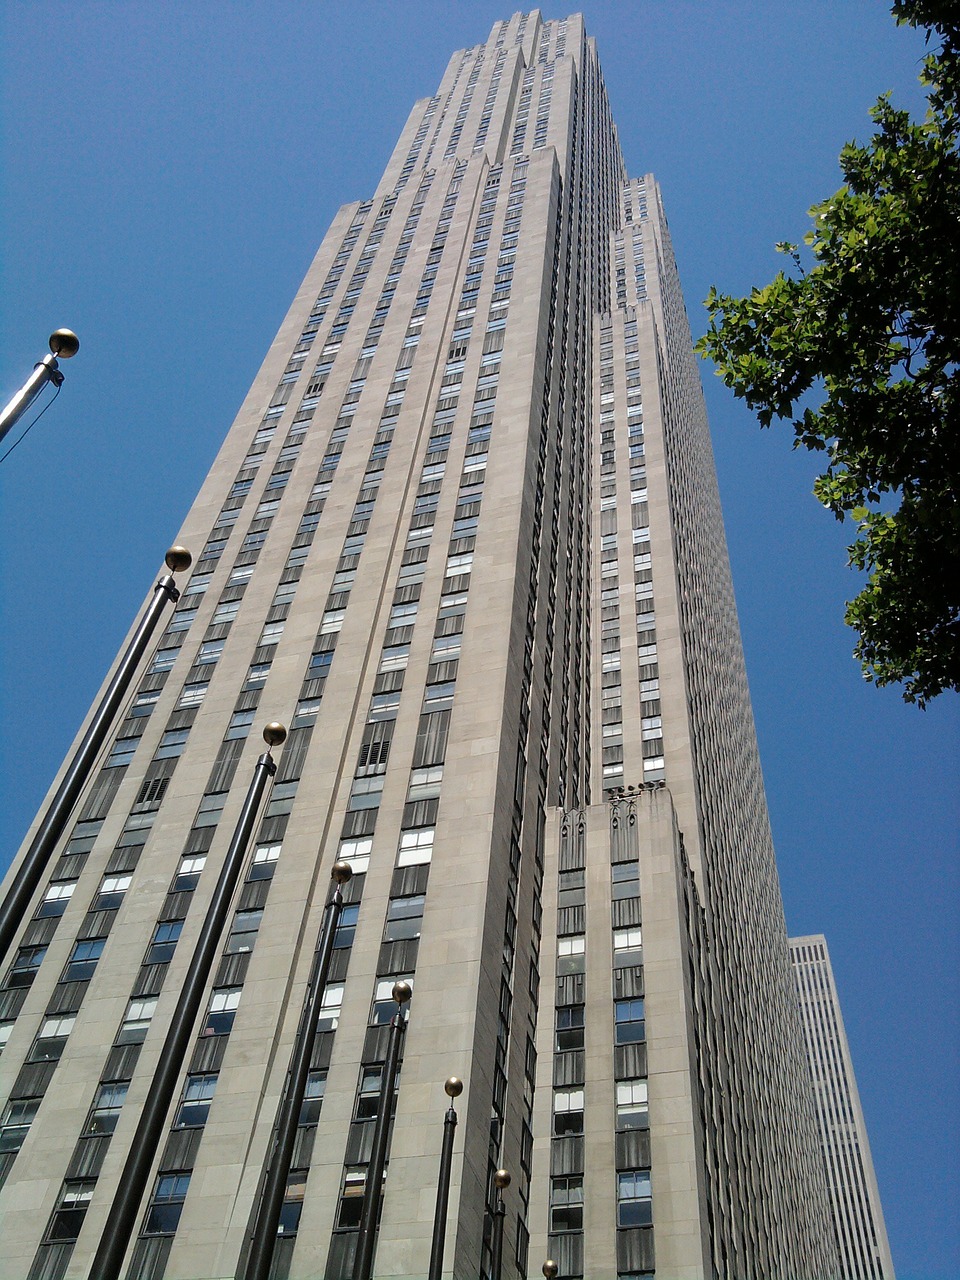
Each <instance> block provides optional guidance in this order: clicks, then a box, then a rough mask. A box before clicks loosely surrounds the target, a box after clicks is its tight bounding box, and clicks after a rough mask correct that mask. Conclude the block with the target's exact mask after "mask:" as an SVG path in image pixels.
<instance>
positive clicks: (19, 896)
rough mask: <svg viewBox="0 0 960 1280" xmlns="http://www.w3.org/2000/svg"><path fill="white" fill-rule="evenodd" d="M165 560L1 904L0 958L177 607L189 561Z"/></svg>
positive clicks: (178, 550)
mask: <svg viewBox="0 0 960 1280" xmlns="http://www.w3.org/2000/svg"><path fill="white" fill-rule="evenodd" d="M165 559H166V565H167V568H168V569H169V570H170V572H169V573H165V574H162V575H161V577H160V580H159V582H158V583H157V585H156V587H155V588H154V592H153V599H152V600H151V601H150V604H149V605H148V606H147V610H146V612H145V613H144V615H143V618H142V619H141V622H140V625H139V626H138V627H137V629H136V631H135V632H134V635H133V639H132V640H131V641H130V643H129V644H128V645H127V648H126V652H125V653H124V655H123V657H122V658H121V659H120V663H119V665H118V667H117V669H116V671H115V673H114V675H113V678H112V680H111V681H110V683H109V685H108V686H107V691H106V693H105V694H104V695H103V698H102V699H101V701H100V704H99V706H98V707H97V709H96V711H95V712H94V714H93V719H92V720H91V721H90V724H89V725H88V727H87V731H86V733H85V734H84V735H83V738H82V739H81V742H80V745H79V747H77V750H76V753H75V755H74V757H73V759H72V760H71V761H70V765H69V767H68V769H67V772H66V773H65V774H64V775H63V780H62V781H61V783H60V785H59V787H57V791H56V794H55V795H54V797H53V799H52V800H51V801H50V804H49V806H48V808H47V811H46V813H45V814H44V815H43V819H42V821H41V823H40V826H39V828H38V830H37V833H36V835H35V836H34V837H33V839H32V840H31V842H30V847H29V848H28V849H27V852H26V853H25V854H24V857H23V861H22V862H21V863H20V866H19V867H18V868H17V873H16V875H15V876H14V878H13V882H12V884H11V885H10V888H9V889H8V891H7V893H6V896H5V897H4V899H3V903H2V904H0V957H2V956H3V955H4V954H5V953H6V951H7V949H8V948H9V946H10V944H11V942H12V941H13V939H14V936H15V934H16V932H17V929H18V928H19V927H20V922H21V920H22V919H23V916H24V915H25V914H26V911H27V908H28V907H29V905H30V899H31V898H32V897H33V895H34V892H35V891H36V888H37V886H38V885H39V883H40V880H41V878H42V877H43V873H44V870H45V868H46V866H47V863H48V862H49V861H50V857H51V855H52V854H53V851H54V849H55V848H56V847H57V844H58V843H59V841H60V837H61V836H62V835H63V830H64V828H65V827H66V825H67V822H68V821H69V819H70V815H71V814H72V813H73V810H74V808H75V806H76V803H77V801H78V800H79V798H80V795H81V793H82V791H83V789H84V787H85V786H86V784H87V780H88V778H89V776H90V771H91V770H92V769H93V766H94V765H95V764H96V762H97V757H98V756H99V754H100V749H101V747H102V746H103V744H104V742H105V740H106V737H107V734H108V733H109V731H110V726H111V725H112V724H113V721H114V719H115V717H116V714H117V712H118V711H119V709H120V706H121V704H122V703H123V700H124V698H125V697H126V695H127V690H128V688H129V686H130V682H131V680H132V679H133V676H134V673H135V672H136V670H137V667H138V666H139V665H140V659H141V658H142V657H143V655H144V652H145V651H146V648H147V645H148V644H149V643H150V637H151V636H152V635H153V632H154V629H155V628H156V625H157V622H158V620H159V618H160V615H161V614H162V613H163V608H164V605H165V604H166V603H167V601H168V600H172V601H173V602H174V603H176V602H177V600H179V599H180V592H179V591H178V590H177V588H176V585H175V584H174V579H173V575H174V574H175V573H182V572H183V571H184V570H185V569H189V567H190V564H191V560H192V557H191V555H190V552H189V551H187V550H186V549H185V548H184V547H171V548H170V550H169V551H168V552H167V554H166V557H165Z"/></svg>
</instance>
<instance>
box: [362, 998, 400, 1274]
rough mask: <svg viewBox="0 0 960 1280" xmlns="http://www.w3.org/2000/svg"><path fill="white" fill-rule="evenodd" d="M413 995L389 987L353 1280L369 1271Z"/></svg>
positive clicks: (371, 1268)
mask: <svg viewBox="0 0 960 1280" xmlns="http://www.w3.org/2000/svg"><path fill="white" fill-rule="evenodd" d="M412 994H413V988H412V987H411V986H410V983H409V982H395V983H394V984H393V998H394V1000H396V1002H397V1005H398V1008H397V1012H396V1013H395V1014H394V1016H393V1018H392V1020H391V1022H390V1039H389V1042H388V1044H387V1060H386V1062H385V1063H384V1064H383V1075H382V1076H381V1078H380V1105H379V1110H378V1112H377V1125H376V1128H375V1129H374V1131H373V1149H372V1151H371V1152H370V1163H369V1164H368V1165H367V1179H366V1182H365V1183H364V1188H363V1214H362V1216H361V1218H360V1236H359V1238H358V1240H357V1253H356V1257H355V1258H354V1263H353V1280H370V1274H371V1272H372V1270H373V1252H374V1248H375V1245H376V1240H377V1220H378V1218H379V1216H380V1196H381V1191H382V1185H383V1168H384V1165H385V1164H386V1162H387V1142H388V1140H389V1137H390V1121H391V1118H392V1117H391V1112H392V1111H393V1089H394V1081H395V1080H396V1075H397V1067H398V1065H399V1063H400V1046H401V1045H402V1044H403V1033H404V1031H405V1030H406V1026H407V1021H406V1018H405V1017H404V1016H403V1006H404V1005H405V1004H406V1003H407V1001H408V1000H409V999H410V997H411V995H412Z"/></svg>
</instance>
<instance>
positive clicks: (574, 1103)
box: [553, 1089, 583, 1138]
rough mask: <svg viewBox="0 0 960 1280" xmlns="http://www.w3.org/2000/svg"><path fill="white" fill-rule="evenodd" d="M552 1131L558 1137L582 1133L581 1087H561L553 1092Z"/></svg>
mask: <svg viewBox="0 0 960 1280" xmlns="http://www.w3.org/2000/svg"><path fill="white" fill-rule="evenodd" d="M553 1132H554V1134H555V1136H556V1137H558V1138H563V1137H565V1136H567V1135H568V1134H572V1133H583V1090H582V1089H561V1090H558V1091H557V1092H556V1093H554V1095H553Z"/></svg>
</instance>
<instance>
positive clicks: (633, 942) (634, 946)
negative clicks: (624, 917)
mask: <svg viewBox="0 0 960 1280" xmlns="http://www.w3.org/2000/svg"><path fill="white" fill-rule="evenodd" d="M641 939H642V934H641V931H640V929H639V927H637V928H634V929H614V931H613V952H614V954H613V962H614V964H618V965H620V964H639V963H640V962H641V960H642V959H643V949H642V946H641Z"/></svg>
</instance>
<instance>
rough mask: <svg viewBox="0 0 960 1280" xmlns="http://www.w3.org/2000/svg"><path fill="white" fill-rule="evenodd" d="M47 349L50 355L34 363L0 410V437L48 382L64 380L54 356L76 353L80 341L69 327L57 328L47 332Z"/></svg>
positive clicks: (56, 383)
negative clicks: (16, 390) (49, 333)
mask: <svg viewBox="0 0 960 1280" xmlns="http://www.w3.org/2000/svg"><path fill="white" fill-rule="evenodd" d="M50 350H51V352H52V353H53V354H52V355H49V356H44V357H43V359H42V360H41V361H40V362H39V363H38V364H35V365H34V366H33V373H31V375H30V377H29V378H28V379H27V380H26V382H25V383H24V384H23V386H22V387H21V388H20V390H19V391H18V392H17V394H16V395H15V396H14V397H13V399H12V400H11V401H10V403H9V404H8V405H6V406H5V407H4V409H3V411H2V412H0V440H2V439H3V437H4V436H5V435H6V434H7V432H8V431H9V430H10V428H11V427H12V426H14V425H15V424H16V423H17V422H18V421H19V420H20V418H22V417H23V415H24V414H25V413H26V411H27V410H28V409H29V408H30V406H31V404H33V402H34V400H36V398H37V396H38V395H39V394H40V392H41V391H42V390H43V388H44V387H45V386H46V385H47V383H48V382H52V383H53V385H54V386H55V387H59V386H60V384H61V383H62V382H63V374H62V373H61V371H60V366H59V364H57V356H61V357H62V358H63V359H64V360H69V359H70V357H71V356H75V355H76V354H77V352H78V351H79V350H80V340H79V339H78V338H77V335H76V334H75V333H71V332H70V330H69V329H57V331H56V332H55V333H51V335H50Z"/></svg>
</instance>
